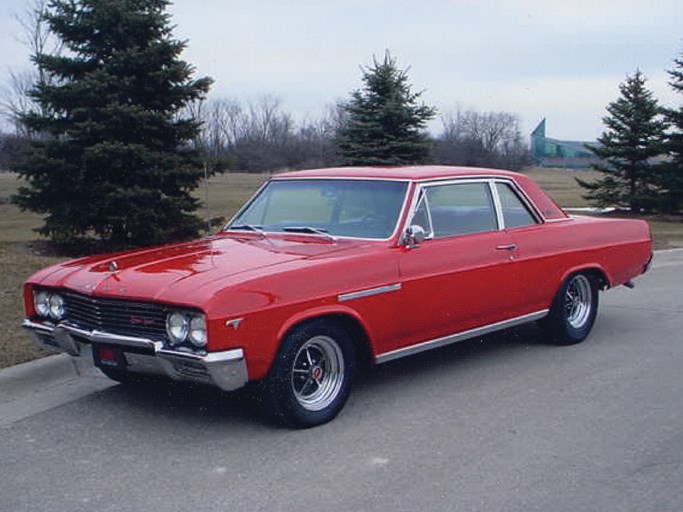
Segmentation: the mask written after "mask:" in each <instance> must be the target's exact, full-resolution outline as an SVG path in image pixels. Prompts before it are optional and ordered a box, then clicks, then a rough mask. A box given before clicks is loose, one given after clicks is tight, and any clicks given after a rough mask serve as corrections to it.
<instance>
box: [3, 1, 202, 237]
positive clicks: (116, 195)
mask: <svg viewBox="0 0 683 512" xmlns="http://www.w3.org/2000/svg"><path fill="white" fill-rule="evenodd" d="M168 4H169V2H168V1H167V0H52V1H51V2H50V4H49V5H48V8H47V10H46V12H45V19H46V21H47V23H48V26H49V28H50V30H51V31H52V32H53V33H54V34H55V35H56V36H57V37H58V38H60V39H61V41H62V42H63V44H64V49H65V50H64V51H62V53H61V54H60V55H51V54H44V53H37V54H36V55H34V56H33V60H34V62H35V64H36V65H37V66H38V67H39V68H40V69H41V71H42V72H44V73H47V74H48V75H49V76H50V77H51V78H52V80H49V81H42V82H39V83H37V84H36V85H35V86H34V88H33V89H32V91H31V93H30V94H31V96H32V98H33V99H34V100H35V101H36V102H37V104H38V105H39V106H40V108H39V109H36V110H33V111H28V112H25V113H23V114H22V115H21V122H22V123H23V124H24V126H26V128H27V129H28V130H29V131H30V132H33V133H35V134H39V137H38V140H37V141H36V142H35V143H34V145H33V147H32V149H31V150H30V151H29V153H28V155H27V157H26V159H25V161H24V162H23V163H22V164H21V165H19V166H18V168H17V170H18V171H19V173H20V175H21V176H22V177H23V178H25V179H26V181H27V185H26V186H23V187H21V188H20V189H19V192H18V194H17V195H16V196H14V197H13V200H14V201H15V203H16V204H18V205H19V206H20V207H21V208H23V209H25V210H32V211H35V212H39V213H45V214H47V215H46V216H45V221H44V225H43V226H42V227H41V228H40V229H39V230H38V231H39V232H40V233H41V234H42V235H45V236H48V237H50V238H51V239H53V240H54V241H56V242H58V243H62V244H67V245H71V246H78V245H80V246H81V248H82V247H83V246H84V245H85V244H87V245H88V247H90V246H91V245H95V246H96V247H97V248H98V249H111V248H118V247H127V246H128V247H129V246H146V245H152V244H157V243H162V242H167V241H172V240H177V239H183V238H188V237H191V236H194V235H196V234H197V233H198V230H199V228H200V226H201V222H200V221H199V219H198V218H197V217H196V216H195V215H194V214H193V212H194V211H195V210H196V209H197V207H198V206H199V201H198V200H197V199H195V198H194V197H192V195H191V192H192V190H193V189H194V188H196V187H197V185H198V184H199V181H200V179H201V177H202V176H203V172H202V165H201V161H200V159H199V155H198V153H197V152H196V151H195V150H194V149H192V147H191V144H190V142H191V141H192V140H193V139H195V138H196V137H197V135H198V130H199V123H198V122H197V121H196V120H195V119H193V118H191V117H187V116H184V115H183V114H182V112H183V109H184V108H185V107H186V106H187V105H188V104H189V103H191V102H193V101H195V100H198V99H201V98H202V97H203V96H204V95H205V94H206V92H207V91H208V89H209V87H210V84H211V80H210V79H209V78H201V79H193V78H192V75H193V73H194V70H193V68H192V66H190V65H189V64H188V63H186V62H184V61H182V60H180V59H179V55H180V53H181V52H182V51H183V49H184V47H185V43H184V42H181V41H177V40H174V39H173V38H172V34H171V30H172V28H171V26H170V24H169V23H170V16H169V15H168V14H167V13H166V12H165V10H166V7H167V6H168Z"/></svg>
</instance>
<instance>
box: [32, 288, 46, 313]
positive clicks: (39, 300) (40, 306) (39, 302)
mask: <svg viewBox="0 0 683 512" xmlns="http://www.w3.org/2000/svg"><path fill="white" fill-rule="evenodd" d="M33 306H34V307H35V308H36V313H38V316H42V317H48V316H50V294H49V293H47V292H46V291H40V292H36V293H35V294H34V295H33Z"/></svg>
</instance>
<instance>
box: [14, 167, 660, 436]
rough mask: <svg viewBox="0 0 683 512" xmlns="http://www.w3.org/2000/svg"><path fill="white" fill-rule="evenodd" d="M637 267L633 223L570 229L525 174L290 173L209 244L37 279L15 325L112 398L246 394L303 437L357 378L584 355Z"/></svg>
mask: <svg viewBox="0 0 683 512" xmlns="http://www.w3.org/2000/svg"><path fill="white" fill-rule="evenodd" d="M651 258H652V239H651V235H650V231H649V228H648V226H647V224H646V223H645V222H643V221H638V220H622V219H612V218H609V219H603V218H601V219H598V218H589V217H570V216H568V215H566V214H565V213H564V212H563V211H562V210H561V209H560V208H559V207H558V206H557V205H556V204H555V203H554V202H553V201H552V200H551V199H550V198H549V197H548V196H547V195H546V194H545V193H544V192H543V191H542V190H541V189H540V188H539V186H538V185H537V184H536V183H535V182H533V181H532V180H531V179H529V178H528V177H527V176H525V175H522V174H517V173H513V172H506V171H499V170H491V169H474V168H461V167H437V166H431V167H380V168H371V167H368V168H358V167H357V168H336V169H322V170H309V171H299V172H291V173H286V174H280V175H276V176H274V177H273V178H271V179H270V180H269V181H268V182H267V183H266V184H265V185H264V186H263V187H262V188H261V189H260V190H259V191H258V193H257V194H256V195H255V196H254V197H253V198H252V199H251V200H250V201H249V202H248V203H247V204H246V206H244V207H243V208H242V209H241V210H240V211H239V212H238V213H237V215H235V217H234V218H233V219H232V220H231V221H230V222H229V223H228V225H227V226H226V227H225V228H224V229H223V230H222V231H220V232H219V233H216V234H215V235H212V236H209V237H207V238H204V239H202V240H199V241H195V242H190V243H181V244H177V245H169V246H165V247H159V248H154V249H145V250H137V251H131V252H126V253H119V254H111V255H104V256H92V257H87V258H83V259H79V260H75V261H71V262H67V263H63V264H60V265H56V266H53V267H50V268H47V269H45V270H42V271H40V272H38V273H37V274H35V275H33V276H32V277H31V278H30V279H29V280H28V281H27V283H26V285H25V290H24V301H25V307H26V319H25V320H24V323H23V325H24V327H26V328H27V329H29V330H30V331H31V332H32V333H33V334H34V336H35V338H36V339H37V340H38V342H39V343H40V344H41V345H42V346H44V347H48V348H53V349H57V350H61V351H63V352H66V353H68V354H69V355H71V356H73V357H74V358H79V359H80V360H81V361H82V360H85V359H88V360H90V361H91V362H92V363H94V364H95V365H96V366H97V367H99V369H100V370H102V372H104V374H106V375H107V376H109V377H111V378H112V379H115V380H117V381H121V382H126V383H140V382H144V380H143V379H142V377H143V376H148V375H152V374H154V375H162V376H166V377H169V378H171V379H174V380H178V381H191V382H199V383H206V384H211V385H214V386H217V387H219V388H221V389H223V390H228V391H229V390H234V389H237V388H240V387H242V386H244V385H245V384H247V383H248V382H255V383H257V387H258V389H259V391H260V392H261V393H262V398H263V403H264V404H265V406H266V407H265V409H266V410H267V411H268V413H269V414H270V415H271V416H272V418H273V419H275V420H277V421H278V422H280V423H283V424H285V425H288V426H291V427H311V426H315V425H320V424H322V423H325V422H327V421H329V420H331V419H332V418H334V417H335V416H336V415H337V414H338V413H339V411H340V410H341V409H342V407H343V406H344V403H345V402H346V399H347V398H348V396H349V393H350V391H351V387H352V384H353V381H354V376H355V374H356V371H357V369H358V368H359V367H360V366H361V363H366V362H369V363H383V362H385V361H390V360H392V359H396V358H399V357H403V356H409V355H411V354H415V353H417V352H420V351H423V350H427V349H431V348H436V347H441V346H443V345H446V344H449V343H453V342H457V341H460V340H464V339H468V338H472V337H475V336H481V335H483V334H486V333H489V332H493V331H496V330H500V329H505V328H508V327H511V326H515V325H518V324H521V323H524V322H530V321H536V320H537V321H539V322H540V324H541V326H542V327H543V329H544V332H545V336H547V339H548V341H552V342H554V343H557V344H565V345H566V344H573V343H578V342H580V341H583V340H584V339H585V338H586V337H587V336H588V334H589V332H590V330H591V327H592V326H593V322H594V321H595V316H596V313H597V309H598V292H599V291H600V290H605V289H608V288H612V287H615V286H618V285H626V286H633V283H632V279H633V278H635V277H636V276H638V275H640V274H642V273H644V272H645V271H646V270H647V268H648V266H649V264H650V260H651Z"/></svg>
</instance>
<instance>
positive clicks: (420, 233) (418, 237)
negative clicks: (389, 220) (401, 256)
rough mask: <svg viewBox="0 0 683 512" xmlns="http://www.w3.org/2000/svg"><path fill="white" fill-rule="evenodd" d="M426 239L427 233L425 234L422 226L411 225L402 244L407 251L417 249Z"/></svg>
mask: <svg viewBox="0 0 683 512" xmlns="http://www.w3.org/2000/svg"><path fill="white" fill-rule="evenodd" d="M426 237H427V233H426V232H425V230H424V228H423V227H422V226H418V225H417V224H411V225H410V226H408V227H407V228H406V232H405V235H403V240H402V242H403V245H405V246H406V248H407V249H414V248H415V247H418V246H419V245H420V244H421V243H422V242H424V239H425V238H426Z"/></svg>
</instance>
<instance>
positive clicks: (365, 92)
mask: <svg viewBox="0 0 683 512" xmlns="http://www.w3.org/2000/svg"><path fill="white" fill-rule="evenodd" d="M361 69H362V73H363V78H362V79H363V82H364V86H363V89H362V90H356V91H354V92H353V93H352V94H351V100H350V101H348V102H347V103H345V104H344V105H342V107H343V109H344V110H345V112H346V115H347V118H346V122H345V123H344V125H343V126H342V127H341V128H340V129H339V131H338V133H337V139H336V144H337V147H338V150H339V152H340V154H341V156H342V157H343V158H344V160H345V162H346V163H347V164H350V165H403V164H417V163H422V162H424V161H425V160H426V159H427V158H428V156H429V149H430V145H431V142H430V139H429V137H428V136H427V134H426V133H425V132H424V128H425V126H426V124H427V121H429V120H430V119H432V118H433V117H434V115H435V112H436V111H435V109H434V108H432V107H428V106H426V105H425V104H423V103H418V100H419V98H420V96H421V94H422V93H421V92H418V93H414V92H411V86H410V84H409V82H408V73H407V70H401V69H399V68H397V67H396V59H393V58H392V57H391V54H390V53H389V52H388V51H387V52H386V53H385V55H384V60H383V61H382V62H378V61H377V59H376V58H373V65H372V66H370V67H369V68H361Z"/></svg>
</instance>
